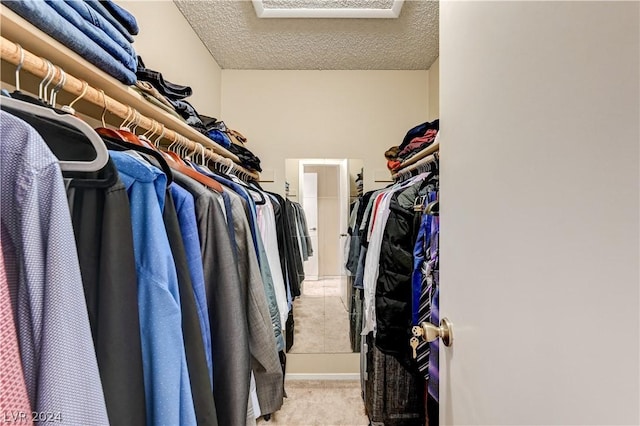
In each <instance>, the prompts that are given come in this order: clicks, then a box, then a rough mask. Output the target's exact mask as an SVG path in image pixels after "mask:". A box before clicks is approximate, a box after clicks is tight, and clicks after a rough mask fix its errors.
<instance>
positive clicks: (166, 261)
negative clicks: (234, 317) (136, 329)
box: [109, 151, 196, 426]
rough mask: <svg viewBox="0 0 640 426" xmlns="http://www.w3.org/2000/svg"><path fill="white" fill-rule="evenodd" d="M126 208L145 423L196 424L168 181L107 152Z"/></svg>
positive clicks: (136, 161) (135, 161)
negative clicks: (166, 214)
mask: <svg viewBox="0 0 640 426" xmlns="http://www.w3.org/2000/svg"><path fill="white" fill-rule="evenodd" d="M109 153H110V155H111V158H112V159H113V162H114V163H115V165H116V167H117V168H118V172H119V175H120V179H121V180H122V182H123V183H124V185H125V187H126V188H127V194H128V195H129V203H130V204H131V224H132V227H133V249H134V250H133V251H134V255H135V257H136V271H137V273H138V307H139V309H140V334H141V338H142V367H143V370H144V385H145V393H146V395H145V396H146V402H147V424H148V425H170V426H173V425H181V426H183V425H195V424H196V415H195V409H194V406H193V398H192V395H191V384H190V381H189V372H188V370H187V360H186V356H185V350H184V339H183V335H182V315H181V311H180V296H179V291H178V278H177V274H176V267H175V263H174V261H173V257H172V255H171V248H170V246H169V240H168V238H167V232H166V229H165V227H164V222H163V220H162V210H163V208H164V194H165V188H166V183H167V178H166V176H165V175H164V173H162V172H161V171H160V170H158V169H156V168H155V167H152V166H151V165H149V164H147V163H145V162H144V161H143V160H140V159H137V158H134V157H133V156H131V155H129V154H127V153H125V152H115V151H110V152H109Z"/></svg>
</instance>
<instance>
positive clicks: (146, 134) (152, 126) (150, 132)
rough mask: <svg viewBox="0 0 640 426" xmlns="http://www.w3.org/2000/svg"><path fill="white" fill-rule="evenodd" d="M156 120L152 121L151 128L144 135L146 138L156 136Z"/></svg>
mask: <svg viewBox="0 0 640 426" xmlns="http://www.w3.org/2000/svg"><path fill="white" fill-rule="evenodd" d="M156 123H157V121H156V120H151V127H150V128H149V129H148V130H147V131H146V132H144V133H143V134H142V136H144V137H145V138H147V139H149V138H150V137H151V136H153V135H155V134H156Z"/></svg>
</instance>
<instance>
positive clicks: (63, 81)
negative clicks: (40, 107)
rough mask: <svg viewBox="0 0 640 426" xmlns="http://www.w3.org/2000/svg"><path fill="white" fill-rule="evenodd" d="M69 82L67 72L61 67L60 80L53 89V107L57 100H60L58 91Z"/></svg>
mask: <svg viewBox="0 0 640 426" xmlns="http://www.w3.org/2000/svg"><path fill="white" fill-rule="evenodd" d="M66 83H67V73H66V72H64V69H62V67H60V81H59V82H58V84H56V85H55V87H54V88H53V89H51V96H50V102H51V106H52V107H54V108H55V107H56V102H57V100H58V92H60V90H61V89H63V88H64V85H65V84H66Z"/></svg>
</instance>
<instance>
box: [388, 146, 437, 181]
mask: <svg viewBox="0 0 640 426" xmlns="http://www.w3.org/2000/svg"><path fill="white" fill-rule="evenodd" d="M412 158H413V157H412ZM436 161H438V154H437V152H435V153H432V154H431V155H429V156H428V157H422V158H421V159H420V160H418V161H416V162H414V163H413V164H412V165H410V166H408V167H406V168H404V169H402V170H398V172H397V173H395V174H394V175H392V176H391V178H392V179H393V180H394V181H395V182H397V181H398V179H400V178H401V177H403V176H404V175H408V174H411V172H413V171H414V170H416V169H419V168H420V167H421V166H424V165H425V164H430V163H434V162H436Z"/></svg>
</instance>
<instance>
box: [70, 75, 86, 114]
mask: <svg viewBox="0 0 640 426" xmlns="http://www.w3.org/2000/svg"><path fill="white" fill-rule="evenodd" d="M87 90H89V83H87V82H86V81H84V80H83V81H82V92H80V96H78V97H77V98H75V99H74V100H73V101H71V103H69V105H68V107H69V108H71V110H72V111H73V113H75V111H74V110H73V105H74V104H75V103H76V102H78V101H79V100H80V99H82V98H84V95H86V94H87Z"/></svg>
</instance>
